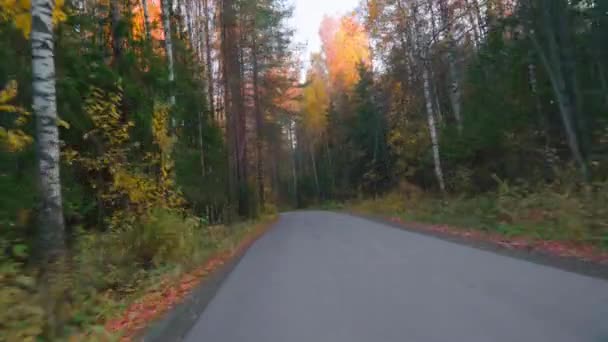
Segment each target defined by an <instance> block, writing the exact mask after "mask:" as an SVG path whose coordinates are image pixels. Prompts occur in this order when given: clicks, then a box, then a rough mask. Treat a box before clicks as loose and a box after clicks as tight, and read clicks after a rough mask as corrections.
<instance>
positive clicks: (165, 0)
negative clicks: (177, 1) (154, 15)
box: [161, 0, 175, 127]
mask: <svg viewBox="0 0 608 342" xmlns="http://www.w3.org/2000/svg"><path fill="white" fill-rule="evenodd" d="M161 7H162V12H163V13H162V16H163V33H164V36H165V53H166V54H167V69H168V71H169V87H170V90H169V91H170V94H171V95H170V96H169V104H170V105H171V106H172V107H173V106H175V91H174V89H173V88H174V87H175V69H174V66H173V39H172V37H171V16H170V13H171V0H161ZM171 121H172V126H173V127H175V119H172V120H171Z"/></svg>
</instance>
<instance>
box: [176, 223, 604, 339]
mask: <svg viewBox="0 0 608 342" xmlns="http://www.w3.org/2000/svg"><path fill="white" fill-rule="evenodd" d="M186 341H188V342H195V341H201V342H358V341H361V342H389V341H390V342H393V341H394V342H404V341H412V342H431V341H449V342H452V341H454V342H500V341H505V342H524V341H535V342H539V341H550V342H560V341H563V342H578V341H594V342H595V341H598V342H600V341H608V282H607V281H605V280H601V279H596V278H590V277H586V276H582V275H578V274H574V273H569V272H565V271H562V270H559V269H555V268H550V267H547V266H542V265H538V264H534V263H530V262H526V261H523V260H519V259H514V258H510V257H506V256H501V255H497V254H494V253H491V252H487V251H482V250H478V249H475V248H471V247H467V246H463V245H459V244H455V243H451V242H446V241H443V240H440V239H436V238H433V237H428V236H424V235H419V234H416V233H411V232H407V231H401V230H398V229H392V228H390V227H388V226H384V225H382V224H379V223H375V222H371V221H368V220H365V219H361V218H356V217H352V216H348V215H341V214H335V213H328V212H312V211H308V212H294V213H287V214H283V215H281V218H280V220H279V222H278V223H277V225H276V227H274V228H273V229H272V230H271V231H270V232H269V233H267V234H266V235H265V236H263V237H262V238H261V239H260V240H258V241H257V242H256V243H255V244H254V245H253V246H252V247H251V248H250V249H249V251H248V252H247V253H246V254H245V256H244V257H243V259H242V260H241V262H240V263H239V264H238V266H237V267H236V268H235V269H234V271H233V272H232V273H231V274H230V275H229V276H228V278H227V279H226V281H225V282H224V283H223V284H222V287H221V288H220V289H219V291H218V292H217V294H216V296H215V297H214V298H213V299H212V300H211V302H210V303H209V306H208V307H207V309H206V310H205V311H204V312H203V314H202V315H201V317H200V318H199V320H198V321H197V323H196V325H195V326H194V327H193V329H192V330H191V331H190V332H189V333H188V335H187V337H186Z"/></svg>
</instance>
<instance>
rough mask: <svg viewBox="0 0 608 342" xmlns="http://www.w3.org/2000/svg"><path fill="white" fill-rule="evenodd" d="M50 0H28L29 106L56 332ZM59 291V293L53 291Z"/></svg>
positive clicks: (57, 190) (59, 225) (60, 230)
mask: <svg viewBox="0 0 608 342" xmlns="http://www.w3.org/2000/svg"><path fill="white" fill-rule="evenodd" d="M54 7H55V1H54V0H33V1H32V8H31V14H32V26H31V28H32V31H31V44H32V45H31V46H32V79H33V81H32V95H33V98H32V100H33V101H32V108H33V110H34V114H35V115H36V138H37V155H38V185H39V196H40V202H41V203H40V211H39V214H38V218H39V224H38V227H39V240H40V243H39V251H40V253H41V256H42V281H41V284H42V285H43V287H44V291H43V293H44V301H45V309H46V314H47V322H48V326H49V328H50V329H51V335H55V333H56V329H57V327H58V325H59V323H58V319H57V317H56V313H57V308H58V304H60V303H61V298H60V297H61V289H60V288H59V289H58V288H57V285H58V284H60V282H61V273H62V271H63V268H62V264H63V258H64V255H65V223H64V218H63V204H62V197H61V179H60V172H59V162H60V151H59V146H60V143H59V129H58V127H57V123H58V116H57V103H56V93H55V60H54V44H55V42H54V39H53V23H52V16H53V10H54ZM57 290H59V293H56V291H57Z"/></svg>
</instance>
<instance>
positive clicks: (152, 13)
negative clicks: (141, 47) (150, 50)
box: [132, 0, 165, 40]
mask: <svg viewBox="0 0 608 342" xmlns="http://www.w3.org/2000/svg"><path fill="white" fill-rule="evenodd" d="M146 5H147V6H148V16H149V18H148V20H150V23H149V25H150V36H151V37H152V39H156V40H163V39H164V38H165V35H164V32H163V26H162V14H161V7H160V0H147V1H146ZM132 27H133V37H135V38H136V39H145V37H146V34H145V31H144V11H143V9H142V6H141V2H139V1H138V2H137V3H136V4H135V5H134V6H133V26H132Z"/></svg>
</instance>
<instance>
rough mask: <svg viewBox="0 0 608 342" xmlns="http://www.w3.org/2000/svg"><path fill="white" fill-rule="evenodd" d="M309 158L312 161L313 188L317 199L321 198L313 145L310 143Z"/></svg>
mask: <svg viewBox="0 0 608 342" xmlns="http://www.w3.org/2000/svg"><path fill="white" fill-rule="evenodd" d="M309 149H310V160H311V162H312V171H313V176H314V177H315V189H316V190H317V199H321V186H320V185H319V175H318V173H317V160H316V158H315V146H314V144H310V148H309Z"/></svg>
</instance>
